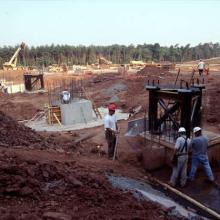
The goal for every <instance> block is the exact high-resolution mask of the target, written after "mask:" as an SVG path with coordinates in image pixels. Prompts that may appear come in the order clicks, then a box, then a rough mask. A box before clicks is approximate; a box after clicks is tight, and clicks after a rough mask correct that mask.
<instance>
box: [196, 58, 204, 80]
mask: <svg viewBox="0 0 220 220" xmlns="http://www.w3.org/2000/svg"><path fill="white" fill-rule="evenodd" d="M198 70H199V75H200V76H203V71H204V70H205V63H204V62H203V61H202V60H201V59H200V60H199V63H198Z"/></svg>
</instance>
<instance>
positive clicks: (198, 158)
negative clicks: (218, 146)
mask: <svg viewBox="0 0 220 220" xmlns="http://www.w3.org/2000/svg"><path fill="white" fill-rule="evenodd" d="M193 133H194V135H195V137H194V138H193V139H192V142H191V149H192V167H191V171H190V175H189V179H190V180H194V178H195V174H196V170H197V167H198V165H199V164H201V165H202V166H203V168H204V170H205V173H206V176H207V177H208V180H209V181H210V182H213V181H214V176H213V173H212V169H211V167H210V165H209V158H208V154H207V148H208V138H207V137H206V136H203V135H202V129H201V128H200V127H195V128H194V129H193Z"/></svg>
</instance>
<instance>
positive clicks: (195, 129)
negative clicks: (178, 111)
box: [193, 127, 202, 133]
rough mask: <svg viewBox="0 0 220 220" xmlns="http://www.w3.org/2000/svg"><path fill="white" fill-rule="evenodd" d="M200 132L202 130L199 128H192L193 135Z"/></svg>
mask: <svg viewBox="0 0 220 220" xmlns="http://www.w3.org/2000/svg"><path fill="white" fill-rule="evenodd" d="M201 130H202V128H200V127H195V128H193V133H196V132H198V131H201Z"/></svg>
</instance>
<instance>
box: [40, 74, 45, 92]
mask: <svg viewBox="0 0 220 220" xmlns="http://www.w3.org/2000/svg"><path fill="white" fill-rule="evenodd" d="M40 86H41V89H44V75H43V74H40Z"/></svg>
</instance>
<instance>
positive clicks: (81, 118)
mask: <svg viewBox="0 0 220 220" xmlns="http://www.w3.org/2000/svg"><path fill="white" fill-rule="evenodd" d="M60 109H61V123H62V124H63V125H74V124H78V123H85V124H87V123H88V122H90V121H92V120H93V117H94V116H93V109H92V103H91V102H90V101H89V100H86V99H73V100H72V102H71V103H69V104H61V105H60Z"/></svg>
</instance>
